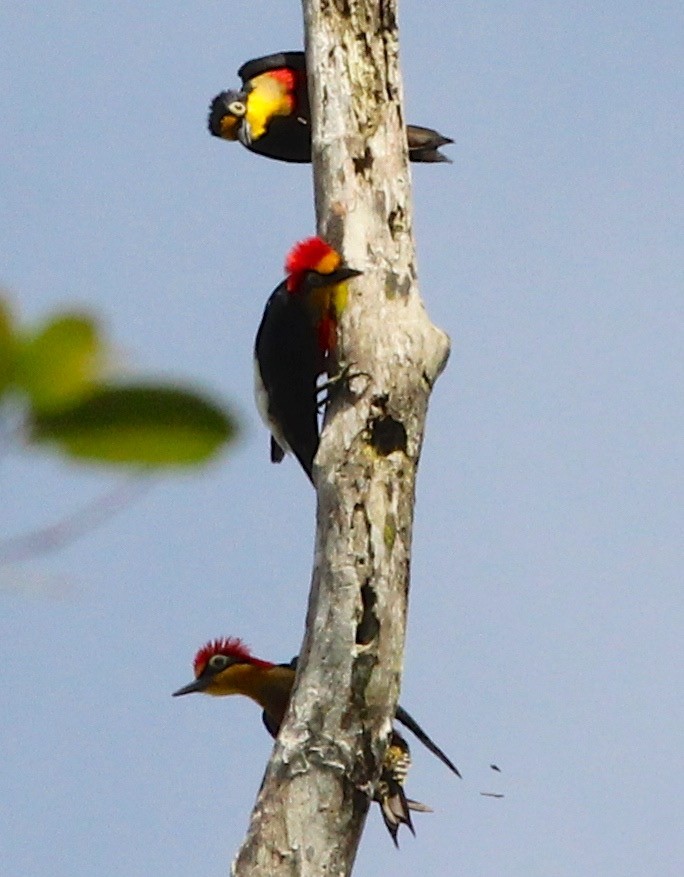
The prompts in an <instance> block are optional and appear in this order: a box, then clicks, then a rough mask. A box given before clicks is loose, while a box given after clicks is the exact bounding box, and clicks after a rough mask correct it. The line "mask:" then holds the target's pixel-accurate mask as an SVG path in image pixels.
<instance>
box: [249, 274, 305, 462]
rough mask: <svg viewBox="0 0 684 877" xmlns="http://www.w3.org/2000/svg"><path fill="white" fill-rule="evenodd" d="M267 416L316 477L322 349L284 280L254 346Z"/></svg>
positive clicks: (302, 307) (303, 304) (272, 297)
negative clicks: (318, 388) (313, 470)
mask: <svg viewBox="0 0 684 877" xmlns="http://www.w3.org/2000/svg"><path fill="white" fill-rule="evenodd" d="M254 353H255V356H256V361H257V366H258V369H259V375H260V377H261V382H262V384H263V388H264V390H265V392H266V397H267V400H268V418H269V420H270V421H271V423H272V424H274V425H275V428H276V429H277V430H279V431H280V432H281V433H282V437H283V438H284V439H285V441H286V442H287V444H288V446H289V447H290V449H291V450H292V453H293V454H294V455H295V456H296V457H297V459H298V460H299V462H300V464H301V466H302V468H303V469H304V471H305V472H306V474H307V475H308V476H309V478H310V479H311V478H312V474H311V472H312V467H313V460H314V457H315V456H316V451H317V450H318V410H317V407H316V379H317V376H318V361H319V356H318V350H317V347H316V337H315V332H314V329H313V324H312V321H311V317H310V315H309V313H308V311H307V308H306V304H305V303H304V302H302V301H301V300H300V299H299V298H297V297H295V296H292V295H291V294H290V293H289V292H287V289H286V288H285V284H284V283H281V284H280V286H278V288H277V289H276V290H275V291H274V292H273V294H272V295H271V297H270V298H269V300H268V302H267V304H266V309H265V310H264V315H263V317H262V319H261V324H260V326H259V330H258V332H257V336H256V341H255V345H254Z"/></svg>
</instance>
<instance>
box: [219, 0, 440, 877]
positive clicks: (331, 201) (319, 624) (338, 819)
mask: <svg viewBox="0 0 684 877" xmlns="http://www.w3.org/2000/svg"><path fill="white" fill-rule="evenodd" d="M303 2H304V17H305V24H306V33H307V64H308V69H309V91H310V99H311V108H312V115H313V167H314V188H315V200H316V215H317V221H318V231H319V233H320V234H321V235H322V236H323V237H324V238H325V239H326V240H328V241H329V242H330V243H331V244H332V245H333V246H334V247H336V248H337V249H338V250H340V251H341V252H342V253H343V255H344V258H345V261H346V263H347V264H348V265H350V266H352V267H353V268H357V269H359V270H362V271H363V272H364V274H363V276H362V277H360V278H358V279H356V280H354V281H352V282H351V283H350V287H349V291H350V295H349V303H348V306H347V309H346V310H345V312H344V314H343V318H342V323H341V327H340V338H339V347H338V356H339V359H340V361H341V362H344V363H350V364H352V371H353V372H356V373H359V376H358V377H356V378H353V379H352V380H351V382H350V386H349V389H348V390H343V391H341V392H340V393H338V394H335V396H334V398H333V402H332V404H331V406H330V407H329V410H328V412H327V415H326V422H325V428H324V431H323V435H322V438H321V446H320V449H319V452H318V455H317V457H316V463H315V467H314V477H315V481H316V485H317V491H318V511H317V535H316V549H315V558H314V571H313V581H312V589H311V594H310V598H309V610H308V615H307V624H306V635H305V639H304V643H303V646H302V650H301V654H300V662H299V669H298V676H297V683H296V686H295V691H294V693H293V698H292V702H291V704H290V710H289V711H288V714H287V716H286V718H285V721H284V723H283V726H282V728H281V731H280V734H279V737H278V740H277V742H276V746H275V749H274V753H273V756H272V758H271V761H270V763H269V766H268V769H267V771H266V775H265V777H264V782H263V784H262V788H261V791H260V793H259V797H258V800H257V803H256V807H255V810H254V813H253V814H252V820H251V823H250V826H249V830H248V834H247V838H246V840H245V842H244V843H243V846H242V848H241V849H240V851H239V853H238V855H237V858H236V860H235V863H234V865H233V873H234V874H235V875H237V877H295V875H296V877H322V875H325V877H342V875H347V874H350V873H351V869H352V866H353V862H354V857H355V854H356V849H357V846H358V843H359V839H360V836H361V831H362V829H363V824H364V821H365V817H366V813H367V811H368V807H369V802H370V800H371V797H372V792H373V788H374V784H375V782H376V780H377V777H378V775H379V769H380V763H381V759H382V755H383V752H384V749H385V746H386V742H387V735H388V733H389V730H390V717H391V716H392V715H393V712H394V709H395V706H396V702H397V698H398V694H399V685H400V679H401V669H402V654H403V647H404V632H405V622H406V607H407V596H408V587H409V567H410V556H411V555H410V552H411V534H412V525H413V504H414V488H415V477H416V468H417V464H418V458H419V455H420V448H421V444H422V439H423V429H424V425H425V417H426V413H427V404H428V399H429V395H430V392H431V389H432V386H433V384H434V382H435V380H436V379H437V377H438V375H439V374H440V372H441V370H442V369H443V368H444V365H445V364H446V360H447V357H448V354H449V342H448V338H447V337H446V335H445V334H444V333H443V332H441V331H440V330H439V329H437V328H436V327H434V326H433V325H432V324H431V323H430V321H429V319H428V317H427V315H426V313H425V310H424V308H423V304H422V301H421V299H420V296H419V293H418V288H417V281H416V277H417V274H416V269H415V261H414V247H413V238H412V231H411V200H410V177H409V168H408V158H407V150H406V138H405V132H404V122H403V118H402V109H401V94H402V89H401V79H400V75H399V69H398V61H397V50H398V34H397V27H396V3H395V0H380V2H378V0H303ZM304 232H305V230H302V232H301V233H302V234H304ZM409 782H410V779H409Z"/></svg>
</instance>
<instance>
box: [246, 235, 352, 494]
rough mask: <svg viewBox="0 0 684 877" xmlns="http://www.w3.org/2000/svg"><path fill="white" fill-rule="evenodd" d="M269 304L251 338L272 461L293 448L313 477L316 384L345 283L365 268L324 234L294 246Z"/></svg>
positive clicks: (344, 297) (334, 333)
mask: <svg viewBox="0 0 684 877" xmlns="http://www.w3.org/2000/svg"><path fill="white" fill-rule="evenodd" d="M285 272H286V274H287V276H286V278H285V280H283V281H282V283H280V284H279V285H278V286H277V287H276V288H275V290H274V291H273V293H272V294H271V297H270V298H269V300H268V302H267V303H266V309H265V310H264V315H263V317H262V319H261V324H260V326H259V330H258V332H257V335H256V341H255V344H254V358H255V368H254V395H255V398H256V403H257V408H258V409H259V413H260V414H261V416H262V418H263V420H264V423H265V424H266V426H267V427H268V428H269V429H270V431H271V436H272V437H271V460H272V461H273V462H274V463H279V462H280V461H281V460H282V458H283V456H284V454H285V452H286V451H288V450H289V451H292V453H293V454H294V455H295V456H296V457H297V459H298V460H299V462H300V463H301V465H302V468H303V469H304V471H305V472H306V474H307V475H308V476H309V479H311V480H313V477H312V466H313V460H314V457H315V456H316V451H317V450H318V405H317V398H316V382H317V380H318V377H319V375H321V374H323V373H324V372H327V370H328V366H329V356H330V354H331V353H332V352H333V351H334V349H335V345H336V343H337V320H338V317H339V315H340V313H341V311H342V309H343V308H344V306H345V304H346V301H347V287H346V282H345V281H347V280H349V279H350V278H352V277H357V276H358V275H359V274H361V272H360V271H356V270H355V269H354V268H348V267H347V266H346V265H344V264H343V262H342V257H341V256H340V254H339V253H338V252H337V251H336V250H333V248H332V247H331V246H329V245H328V244H326V242H325V241H323V240H321V238H317V237H313V238H307V240H304V241H301V242H300V243H298V244H296V245H295V246H294V247H293V248H292V250H291V251H290V253H289V254H288V256H287V259H286V261H285Z"/></svg>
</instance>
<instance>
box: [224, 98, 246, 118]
mask: <svg viewBox="0 0 684 877" xmlns="http://www.w3.org/2000/svg"><path fill="white" fill-rule="evenodd" d="M228 112H229V113H232V115H234V116H237V117H238V118H242V116H244V115H245V113H246V112H247V107H246V106H245V105H244V103H243V102H242V101H241V100H233V101H231V102H230V103H229V104H228Z"/></svg>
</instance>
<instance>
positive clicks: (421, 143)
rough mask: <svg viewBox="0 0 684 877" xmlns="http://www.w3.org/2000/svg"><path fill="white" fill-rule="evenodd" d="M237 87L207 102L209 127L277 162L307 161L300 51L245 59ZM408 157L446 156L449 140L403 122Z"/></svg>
mask: <svg viewBox="0 0 684 877" xmlns="http://www.w3.org/2000/svg"><path fill="white" fill-rule="evenodd" d="M238 76H239V77H240V79H242V88H241V89H239V90H237V91H222V92H221V94H219V95H217V96H216V97H215V98H214V100H213V101H212V102H211V107H210V110H209V122H208V125H209V131H210V132H211V133H212V134H213V135H214V136H215V137H221V138H223V139H224V140H239V141H240V143H242V145H243V146H246V147H247V149H250V150H251V151H252V152H257V153H259V155H265V156H266V157H267V158H275V159H278V160H279V161H293V162H309V161H311V110H310V108H309V94H308V88H307V81H306V56H305V55H304V52H277V53H276V54H275V55H266V56H264V57H263V58H254V60H252V61H247V62H246V63H245V64H243V65H242V67H240V69H239V70H238ZM406 140H407V143H408V151H409V159H410V160H411V161H419V162H440V161H447V162H448V161H450V159H448V158H447V157H446V155H444V154H443V153H441V152H440V151H439V147H440V146H445V145H446V144H448V143H453V140H451V139H450V138H449V137H444V136H443V135H442V134H440V133H439V132H437V131H434V130H433V129H432V128H422V127H420V125H407V127H406Z"/></svg>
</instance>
